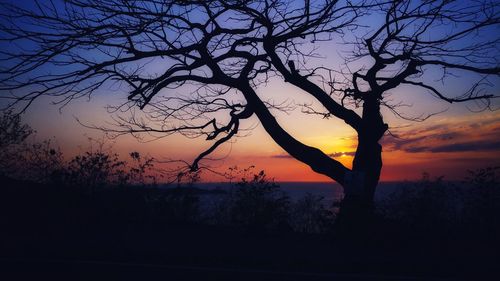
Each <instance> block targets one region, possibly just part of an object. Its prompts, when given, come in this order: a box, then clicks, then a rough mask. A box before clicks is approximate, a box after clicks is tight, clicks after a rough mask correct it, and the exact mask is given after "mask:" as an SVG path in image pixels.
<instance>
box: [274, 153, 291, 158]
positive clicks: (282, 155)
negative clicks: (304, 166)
mask: <svg viewBox="0 0 500 281" xmlns="http://www.w3.org/2000/svg"><path fill="white" fill-rule="evenodd" d="M270 157H271V158H278V159H290V158H293V157H292V156H290V155H288V154H276V155H271V156H270Z"/></svg>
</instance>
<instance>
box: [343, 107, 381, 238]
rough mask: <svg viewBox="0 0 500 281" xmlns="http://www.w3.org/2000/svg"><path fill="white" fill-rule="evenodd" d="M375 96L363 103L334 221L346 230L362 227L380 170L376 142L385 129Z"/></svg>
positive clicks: (369, 213) (367, 221)
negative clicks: (360, 123)
mask: <svg viewBox="0 0 500 281" xmlns="http://www.w3.org/2000/svg"><path fill="white" fill-rule="evenodd" d="M387 128H388V127H387V124H385V123H384V122H383V119H382V116H381V115H380V104H379V102H378V100H377V99H371V100H366V101H365V102H364V104H363V117H362V127H361V130H359V131H358V148H357V150H356V154H355V156H354V161H353V167H352V171H351V172H350V173H349V174H348V175H347V176H346V179H345V183H344V199H343V201H342V204H341V209H340V213H339V216H338V221H337V222H338V224H339V225H340V226H341V227H342V228H344V230H348V231H349V232H359V231H363V230H366V227H367V226H368V225H369V224H370V222H371V220H372V216H373V211H374V197H375V190H376V187H377V185H378V182H379V179H380V173H381V170H382V146H381V145H380V144H379V143H378V142H379V140H380V139H381V138H382V136H383V135H384V133H385V131H386V130H387Z"/></svg>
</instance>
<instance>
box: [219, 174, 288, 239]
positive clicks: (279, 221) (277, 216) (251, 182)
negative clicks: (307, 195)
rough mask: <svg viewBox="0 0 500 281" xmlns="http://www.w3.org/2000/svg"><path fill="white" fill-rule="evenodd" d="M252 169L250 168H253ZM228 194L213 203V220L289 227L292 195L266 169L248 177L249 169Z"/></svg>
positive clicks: (263, 227)
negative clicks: (268, 176) (289, 195)
mask: <svg viewBox="0 0 500 281" xmlns="http://www.w3.org/2000/svg"><path fill="white" fill-rule="evenodd" d="M250 169H251V168H250ZM243 172H244V174H245V175H244V176H243V177H242V178H241V180H240V181H239V182H237V183H235V184H234V185H233V186H232V187H231V189H230V190H228V192H227V194H225V195H223V196H222V198H217V199H218V200H216V201H214V202H212V203H213V206H212V208H211V209H210V212H211V213H212V215H211V216H210V221H211V222H212V223H216V224H223V225H236V226H241V227H244V228H246V229H250V230H284V229H288V228H289V225H288V216H289V210H290V200H289V197H288V196H287V195H286V194H285V193H284V192H282V191H281V190H280V189H279V185H277V184H276V183H275V182H274V181H273V180H269V179H267V177H266V174H265V173H264V171H260V172H259V173H257V174H255V175H253V176H251V177H250V178H248V177H247V176H246V174H247V172H249V169H245V170H243Z"/></svg>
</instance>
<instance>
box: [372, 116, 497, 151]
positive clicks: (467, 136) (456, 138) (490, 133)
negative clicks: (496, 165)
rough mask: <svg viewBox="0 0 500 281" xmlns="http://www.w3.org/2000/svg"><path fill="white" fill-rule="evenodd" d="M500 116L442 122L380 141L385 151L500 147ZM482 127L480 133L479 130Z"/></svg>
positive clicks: (492, 149)
mask: <svg viewBox="0 0 500 281" xmlns="http://www.w3.org/2000/svg"><path fill="white" fill-rule="evenodd" d="M499 119H500V118H495V119H493V121H492V120H486V121H476V122H462V123H459V124H456V123H453V125H452V124H448V123H441V124H434V125H432V126H429V127H422V128H416V129H409V130H401V131H397V132H394V133H395V135H396V136H397V137H393V136H387V137H385V138H384V139H383V140H382V141H381V143H382V145H383V147H384V150H385V151H404V152H408V153H420V152H434V153H440V152H479V151H483V152H485V151H499V150H500V134H499V132H500V120H499ZM478 128H482V129H483V130H481V134H477V133H476V132H478Z"/></svg>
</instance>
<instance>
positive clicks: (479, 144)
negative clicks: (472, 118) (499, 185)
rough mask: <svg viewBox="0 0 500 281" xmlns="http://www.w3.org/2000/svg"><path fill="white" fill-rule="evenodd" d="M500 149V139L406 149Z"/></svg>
mask: <svg viewBox="0 0 500 281" xmlns="http://www.w3.org/2000/svg"><path fill="white" fill-rule="evenodd" d="M498 150H500V141H498V140H483V141H474V142H463V143H452V144H442V145H436V146H420V147H409V148H407V149H405V150H404V151H406V152H410V153H417V152H435V153H439V152H473V151H498Z"/></svg>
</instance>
